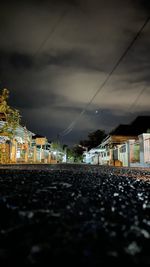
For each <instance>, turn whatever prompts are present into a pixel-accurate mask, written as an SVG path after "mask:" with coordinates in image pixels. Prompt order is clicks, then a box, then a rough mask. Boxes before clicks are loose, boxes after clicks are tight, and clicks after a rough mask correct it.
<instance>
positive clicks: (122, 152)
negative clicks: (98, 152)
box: [101, 116, 150, 166]
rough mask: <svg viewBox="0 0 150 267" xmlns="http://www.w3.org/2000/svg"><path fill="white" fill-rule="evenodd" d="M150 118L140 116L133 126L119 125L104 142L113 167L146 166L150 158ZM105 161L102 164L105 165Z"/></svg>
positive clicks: (103, 144)
mask: <svg viewBox="0 0 150 267" xmlns="http://www.w3.org/2000/svg"><path fill="white" fill-rule="evenodd" d="M149 129H150V116H139V117H137V118H136V119H135V120H134V121H133V122H132V123H131V124H128V125H123V124H121V125H119V126H118V127H116V128H115V129H114V130H113V131H111V132H110V134H109V135H108V136H107V137H106V138H105V139H104V140H103V142H102V143H101V147H103V148H104V149H105V150H106V153H107V152H109V160H108V164H109V165H112V166H145V163H146V162H147V163H146V164H149V163H148V161H149V158H150V141H149ZM104 163H105V161H104V159H103V160H102V164H104Z"/></svg>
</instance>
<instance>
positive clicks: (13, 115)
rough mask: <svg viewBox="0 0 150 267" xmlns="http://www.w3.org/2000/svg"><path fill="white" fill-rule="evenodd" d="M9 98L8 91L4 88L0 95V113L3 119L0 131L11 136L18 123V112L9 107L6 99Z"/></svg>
mask: <svg viewBox="0 0 150 267" xmlns="http://www.w3.org/2000/svg"><path fill="white" fill-rule="evenodd" d="M8 98H9V91H8V90H7V89H6V88H4V89H3V90H2V94H1V95H0V114H1V116H3V115H4V116H3V119H4V121H5V123H4V125H3V127H2V128H1V129H0V133H7V135H8V136H9V137H13V135H14V131H15V129H16V128H17V126H18V125H19V123H20V117H21V116H20V114H19V111H18V110H17V109H14V108H11V107H10V106H9V105H8V103H7V101H8Z"/></svg>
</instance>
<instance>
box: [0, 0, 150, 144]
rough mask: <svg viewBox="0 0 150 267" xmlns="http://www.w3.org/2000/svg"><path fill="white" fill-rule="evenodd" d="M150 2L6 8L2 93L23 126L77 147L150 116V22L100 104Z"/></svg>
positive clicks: (56, 0)
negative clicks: (93, 134) (4, 90)
mask: <svg viewBox="0 0 150 267" xmlns="http://www.w3.org/2000/svg"><path fill="white" fill-rule="evenodd" d="M149 2H150V1H144V0H112V1H111V0H68V1H67V0H53V1H44V0H42V1H33V0H30V1H25V0H22V1H2V3H1V6H0V36H1V37H0V88H1V89H2V88H8V89H9V91H10V99H9V104H10V105H12V106H13V107H15V108H17V109H19V110H20V113H21V116H22V124H23V125H26V127H27V128H28V129H29V130H30V131H32V132H34V133H38V134H41V135H44V136H47V138H48V139H49V140H52V141H53V140H54V139H55V138H56V137H58V136H60V137H61V141H62V142H63V143H65V144H75V143H78V142H79V140H81V139H84V138H85V137H86V136H87V135H88V133H89V132H92V131H95V130H97V129H103V130H105V131H106V132H107V133H108V132H109V131H110V130H112V129H113V128H114V127H116V126H117V125H118V124H119V123H123V124H125V123H130V122H131V121H132V120H133V119H134V118H136V116H137V115H143V114H147V115H150V108H149V103H150V22H149V23H147V25H146V26H145V27H144V29H143V31H142V33H141V34H140V36H139V38H138V39H137V40H136V42H135V43H134V44H133V46H132V47H131V49H129V51H128V53H127V54H126V56H125V57H124V58H123V60H121V62H120V63H119V65H118V67H117V68H116V70H115V71H114V72H113V74H112V75H111V77H110V78H109V80H108V82H106V84H105V86H104V87H103V88H102V90H100V91H99V93H98V94H97V95H96V96H95V97H94V98H93V96H94V95H95V93H96V92H97V90H99V88H100V87H101V85H102V84H103V82H104V81H105V79H106V78H107V77H108V75H109V73H110V72H111V71H112V69H113V67H114V66H115V64H116V62H117V61H118V60H119V58H120V57H121V55H122V54H123V53H124V51H125V50H126V48H127V47H128V46H129V44H130V43H131V41H132V40H133V38H134V37H135V35H136V34H137V32H138V31H139V29H140V28H141V26H142V25H143V24H144V21H145V20H146V19H147V18H148V16H149V15H150V4H149ZM92 99H93V100H92ZM64 134H65V135H64ZM63 135H64V136H63Z"/></svg>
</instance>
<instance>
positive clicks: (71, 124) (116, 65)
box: [59, 16, 150, 136]
mask: <svg viewBox="0 0 150 267" xmlns="http://www.w3.org/2000/svg"><path fill="white" fill-rule="evenodd" d="M149 21H150V16H149V17H147V18H146V20H145V21H144V23H143V24H142V26H141V28H140V29H139V30H138V32H137V33H136V35H135V36H134V38H133V39H132V41H131V42H130V44H129V45H128V46H127V48H126V49H125V51H124V52H123V54H122V55H121V57H120V58H119V59H118V60H117V62H116V63H115V65H114V66H113V68H112V70H111V71H110V73H108V75H107V77H106V78H105V80H104V82H103V83H102V84H101V85H100V87H99V88H98V89H97V91H96V92H95V93H94V95H93V96H92V98H91V99H90V101H89V102H88V103H87V104H86V106H85V108H84V109H83V110H82V111H81V112H80V114H79V115H78V116H77V117H76V118H75V119H74V120H73V121H72V122H71V123H70V124H69V126H68V127H67V128H66V129H65V130H63V131H62V132H61V133H60V134H59V135H60V136H64V135H67V134H68V133H70V132H71V131H72V130H73V127H74V126H75V124H76V123H77V122H78V121H79V120H80V118H81V117H82V115H83V114H84V113H85V112H86V110H87V108H88V107H89V106H90V105H91V103H92V102H93V100H94V99H95V97H96V96H97V95H98V94H99V93H100V92H101V91H102V90H103V88H104V86H105V85H106V83H107V82H108V81H109V80H110V78H111V76H112V74H113V73H114V72H115V70H116V69H117V67H118V66H119V65H120V63H121V62H122V60H123V59H124V57H125V56H126V55H127V53H128V52H129V50H130V49H131V47H132V46H133V45H134V43H135V42H136V40H137V39H138V37H139V36H140V35H141V33H142V32H143V30H144V28H145V27H146V25H147V24H148V22H149Z"/></svg>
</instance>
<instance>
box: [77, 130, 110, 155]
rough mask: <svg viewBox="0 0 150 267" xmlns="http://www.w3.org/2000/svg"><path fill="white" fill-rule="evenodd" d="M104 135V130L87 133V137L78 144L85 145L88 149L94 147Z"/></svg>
mask: <svg viewBox="0 0 150 267" xmlns="http://www.w3.org/2000/svg"><path fill="white" fill-rule="evenodd" d="M105 137H106V133H105V131H104V130H96V131H94V132H91V133H89V134H88V139H85V140H81V141H80V145H81V146H83V147H87V148H88V150H89V149H91V148H94V147H97V146H98V145H99V144H100V143H101V142H102V140H103V139H104V138H105Z"/></svg>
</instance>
